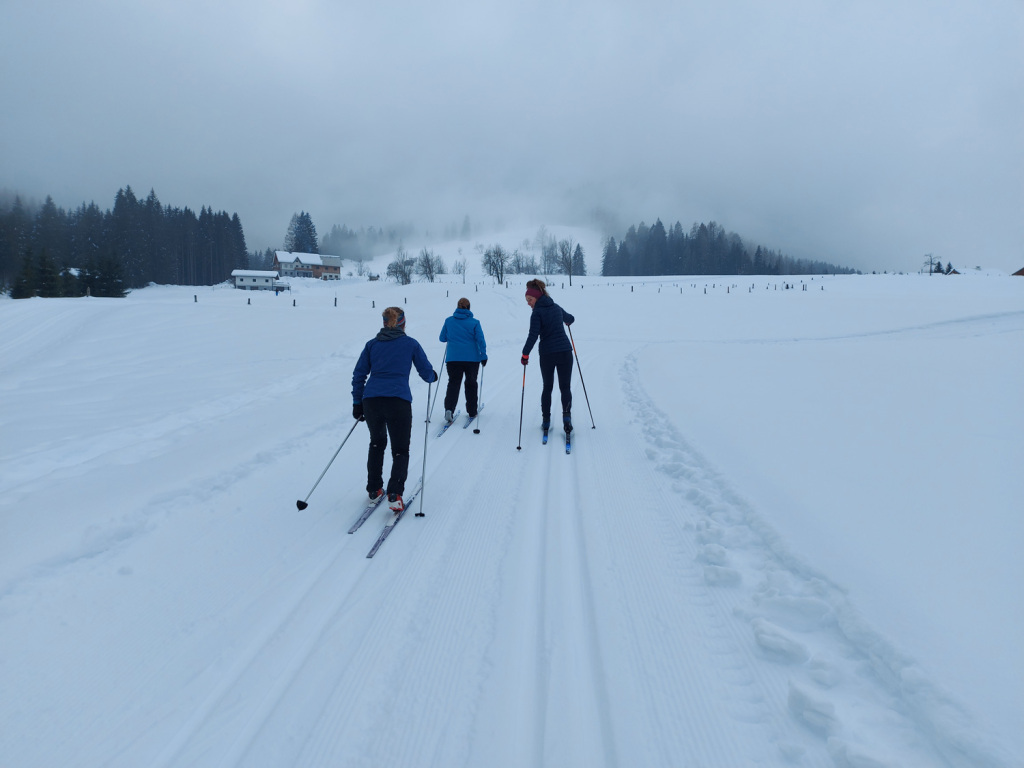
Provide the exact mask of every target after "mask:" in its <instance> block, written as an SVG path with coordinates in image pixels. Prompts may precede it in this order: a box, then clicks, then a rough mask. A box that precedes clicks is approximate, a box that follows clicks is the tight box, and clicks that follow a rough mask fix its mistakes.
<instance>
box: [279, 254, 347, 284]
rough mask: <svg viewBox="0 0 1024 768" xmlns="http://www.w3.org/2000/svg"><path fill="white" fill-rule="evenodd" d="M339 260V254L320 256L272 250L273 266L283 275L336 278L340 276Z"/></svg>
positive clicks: (325, 278) (324, 278) (321, 278)
mask: <svg viewBox="0 0 1024 768" xmlns="http://www.w3.org/2000/svg"><path fill="white" fill-rule="evenodd" d="M341 261H342V259H341V257H340V256H321V255H320V254H319V253H289V252H288V251H275V252H274V267H276V268H277V269H278V270H279V271H280V272H281V275H282V276H284V277H313V278H316V279H317V280H338V279H340V278H341Z"/></svg>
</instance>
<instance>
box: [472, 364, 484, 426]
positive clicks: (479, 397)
mask: <svg viewBox="0 0 1024 768" xmlns="http://www.w3.org/2000/svg"><path fill="white" fill-rule="evenodd" d="M486 367H487V366H486V365H481V366H480V394H479V395H477V398H476V426H475V427H474V428H473V434H474V435H479V434H480V411H481V410H482V409H483V407H484V368H486Z"/></svg>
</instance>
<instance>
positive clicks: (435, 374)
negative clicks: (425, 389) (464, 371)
mask: <svg viewBox="0 0 1024 768" xmlns="http://www.w3.org/2000/svg"><path fill="white" fill-rule="evenodd" d="M439 378H441V377H440V376H438V375H437V371H434V381H437V380H438V379H439ZM434 381H432V382H430V383H431V384H433V383H434Z"/></svg>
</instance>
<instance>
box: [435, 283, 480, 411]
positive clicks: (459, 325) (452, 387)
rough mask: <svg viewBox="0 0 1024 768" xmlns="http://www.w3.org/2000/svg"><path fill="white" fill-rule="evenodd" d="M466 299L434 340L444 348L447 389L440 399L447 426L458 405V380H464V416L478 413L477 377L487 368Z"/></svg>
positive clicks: (460, 381)
mask: <svg viewBox="0 0 1024 768" xmlns="http://www.w3.org/2000/svg"><path fill="white" fill-rule="evenodd" d="M469 306H470V305H469V299H466V298H462V299H459V302H458V307H457V308H456V310H455V312H454V313H453V314H452V316H451V317H449V318H447V319H445V321H444V325H443V326H442V327H441V333H440V335H439V336H438V339H440V340H441V341H443V342H445V343H446V344H447V346H446V348H445V359H446V361H447V362H446V363H445V367H446V368H447V370H448V389H447V391H446V392H445V396H444V418H445V420H446V421H447V422H449V423H451V422H452V420H453V419H454V418H455V406H456V404H457V403H458V401H459V389H460V387H461V386H462V379H463V376H465V379H466V412H467V413H468V415H469V416H471V417H475V416H476V414H477V410H478V405H479V404H478V402H477V391H478V390H477V374H478V372H479V370H480V366H481V365H487V343H486V342H485V341H484V331H483V328H482V327H481V325H480V321H479V320H477V319H476V318H474V317H473V313H472V312H470V311H469Z"/></svg>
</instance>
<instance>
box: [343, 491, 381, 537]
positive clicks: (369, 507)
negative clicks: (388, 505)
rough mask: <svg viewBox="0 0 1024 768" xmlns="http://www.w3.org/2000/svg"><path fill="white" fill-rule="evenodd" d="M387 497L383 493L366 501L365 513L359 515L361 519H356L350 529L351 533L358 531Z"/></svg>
mask: <svg viewBox="0 0 1024 768" xmlns="http://www.w3.org/2000/svg"><path fill="white" fill-rule="evenodd" d="M387 497H388V495H387V494H386V493H382V494H381V495H380V496H378V497H377V498H376V499H372V500H370V501H368V502H366V508H365V509H363V513H362V514H361V515H360V516H359V519H358V520H356V521H355V522H354V523H353V524H352V527H351V528H349V529H348V532H349V533H355V532H356V531H358V530H359V526H361V525H362V524H363V523H365V522H366V521H367V520H368V519H369V517H370V515H372V514H373V510H375V509H376V508H377V507H378V506H380V503H381V501H382V500H383V499H386V498H387Z"/></svg>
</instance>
